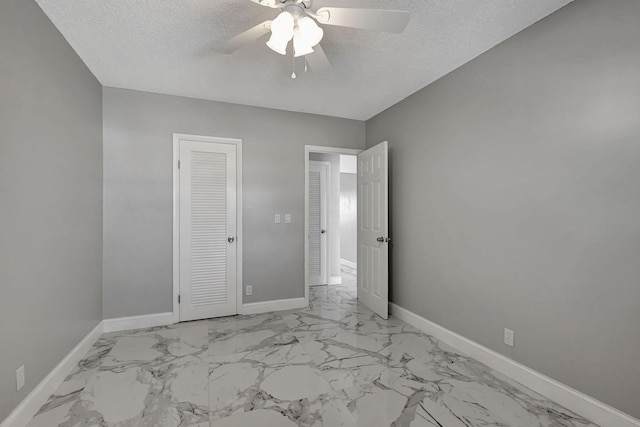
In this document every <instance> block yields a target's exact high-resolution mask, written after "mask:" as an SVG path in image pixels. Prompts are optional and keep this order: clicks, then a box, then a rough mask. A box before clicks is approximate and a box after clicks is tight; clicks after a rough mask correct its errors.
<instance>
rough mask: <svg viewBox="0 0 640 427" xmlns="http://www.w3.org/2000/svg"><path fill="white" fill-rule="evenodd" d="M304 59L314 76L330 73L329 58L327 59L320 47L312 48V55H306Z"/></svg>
mask: <svg viewBox="0 0 640 427" xmlns="http://www.w3.org/2000/svg"><path fill="white" fill-rule="evenodd" d="M306 58H307V64H309V67H311V71H313V73H314V74H323V73H327V72H329V71H331V63H330V62H329V58H327V55H326V54H325V53H324V50H323V49H322V46H320V45H319V44H318V45H315V46H314V47H313V53H311V54H309V55H307V56H306Z"/></svg>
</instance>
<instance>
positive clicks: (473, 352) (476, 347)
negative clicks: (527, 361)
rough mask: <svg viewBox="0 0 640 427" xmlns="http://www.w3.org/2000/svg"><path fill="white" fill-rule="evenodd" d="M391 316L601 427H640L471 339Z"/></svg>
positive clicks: (410, 316) (408, 316)
mask: <svg viewBox="0 0 640 427" xmlns="http://www.w3.org/2000/svg"><path fill="white" fill-rule="evenodd" d="M389 308H390V309H391V313H392V314H393V315H394V316H395V317H397V318H398V319H400V320H403V321H405V322H407V323H409V324H410V325H412V326H415V327H416V328H418V329H420V330H422V331H424V332H425V333H427V334H429V335H432V336H433V337H435V338H437V339H438V340H440V341H442V342H443V343H445V344H448V345H450V346H451V347H453V348H455V349H457V350H459V351H461V352H462V353H464V354H466V355H468V356H471V357H473V358H474V359H476V360H478V361H480V362H482V363H484V364H485V365H487V366H489V367H490V368H491V369H494V370H496V371H498V372H500V373H502V374H504V375H506V376H508V377H509V378H512V379H514V380H515V381H517V382H519V383H520V384H522V385H524V386H526V387H528V388H530V389H531V390H533V391H535V392H536V393H539V394H541V395H543V396H545V397H547V398H549V399H551V400H553V401H554V402H556V403H558V404H560V405H562V406H564V407H565V408H567V409H569V410H571V411H573V412H575V413H576V414H579V415H581V416H583V417H585V418H587V419H589V420H590V421H592V422H594V423H596V424H598V425H601V426H603V427H604V426H616V427H640V420H638V419H636V418H634V417H632V416H630V415H628V414H625V413H624V412H622V411H619V410H617V409H615V408H613V407H611V406H609V405H607V404H606V403H603V402H600V401H599V400H596V399H594V398H593V397H590V396H588V395H586V394H584V393H582V392H580V391H578V390H575V389H573V388H571V387H569V386H567V385H564V384H562V383H561V382H559V381H556V380H554V379H553V378H550V377H547V376H546V375H544V374H541V373H540V372H537V371H535V370H533V369H531V368H529V367H527V366H525V365H523V364H521V363H518V362H516V361H515V360H513V359H510V358H508V357H506V356H504V355H502V354H500V353H497V352H495V351H493V350H491V349H489V348H487V347H485V346H483V345H480V344H478V343H476V342H474V341H472V340H470V339H468V338H465V337H463V336H462V335H459V334H457V333H455V332H452V331H450V330H448V329H446V328H444V327H442V326H440V325H438V324H436V323H433V322H432V321H430V320H427V319H425V318H424V317H421V316H418V315H417V314H415V313H413V312H411V311H409V310H407V309H405V308H402V307H400V306H398V305H396V304H394V303H390V304H389Z"/></svg>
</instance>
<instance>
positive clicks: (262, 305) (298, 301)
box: [241, 297, 309, 314]
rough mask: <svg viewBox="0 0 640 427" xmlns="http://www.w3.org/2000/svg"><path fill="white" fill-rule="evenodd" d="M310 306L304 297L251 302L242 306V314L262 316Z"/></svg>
mask: <svg viewBox="0 0 640 427" xmlns="http://www.w3.org/2000/svg"><path fill="white" fill-rule="evenodd" d="M308 304H309V303H308V302H307V300H306V299H305V298H304V297H302V298H289V299H279V300H274V301H264V302H250V303H247V304H242V313H241V314H260V313H268V312H270V311H282V310H295V309H297V308H304V307H306V306H307V305H308Z"/></svg>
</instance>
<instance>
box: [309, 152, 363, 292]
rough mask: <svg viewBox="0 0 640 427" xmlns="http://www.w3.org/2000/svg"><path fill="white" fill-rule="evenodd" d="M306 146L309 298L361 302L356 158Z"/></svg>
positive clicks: (355, 156) (346, 153)
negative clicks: (341, 297)
mask: <svg viewBox="0 0 640 427" xmlns="http://www.w3.org/2000/svg"><path fill="white" fill-rule="evenodd" d="M360 152H361V151H360V150H352V149H341V148H330V147H309V146H308V147H307V148H306V152H305V166H306V168H305V170H306V173H305V175H306V176H305V181H306V193H305V194H306V197H305V199H306V209H305V211H306V218H305V219H306V221H305V223H306V225H305V228H306V230H305V234H306V245H305V249H306V257H305V259H306V262H305V276H306V277H305V296H306V298H309V296H310V295H311V294H314V293H322V294H323V295H325V296H327V297H331V296H335V298H338V295H343V296H345V297H352V298H353V299H354V300H355V299H356V298H357V271H358V268H357V260H358V257H357V247H358V244H357V231H358V229H357V218H358V214H357V205H358V200H357V183H356V179H357V174H356V172H357V163H358V162H357V154H359V153H360Z"/></svg>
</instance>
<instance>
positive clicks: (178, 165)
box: [178, 160, 180, 169]
mask: <svg viewBox="0 0 640 427" xmlns="http://www.w3.org/2000/svg"><path fill="white" fill-rule="evenodd" d="M178 169H180V160H178Z"/></svg>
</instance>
